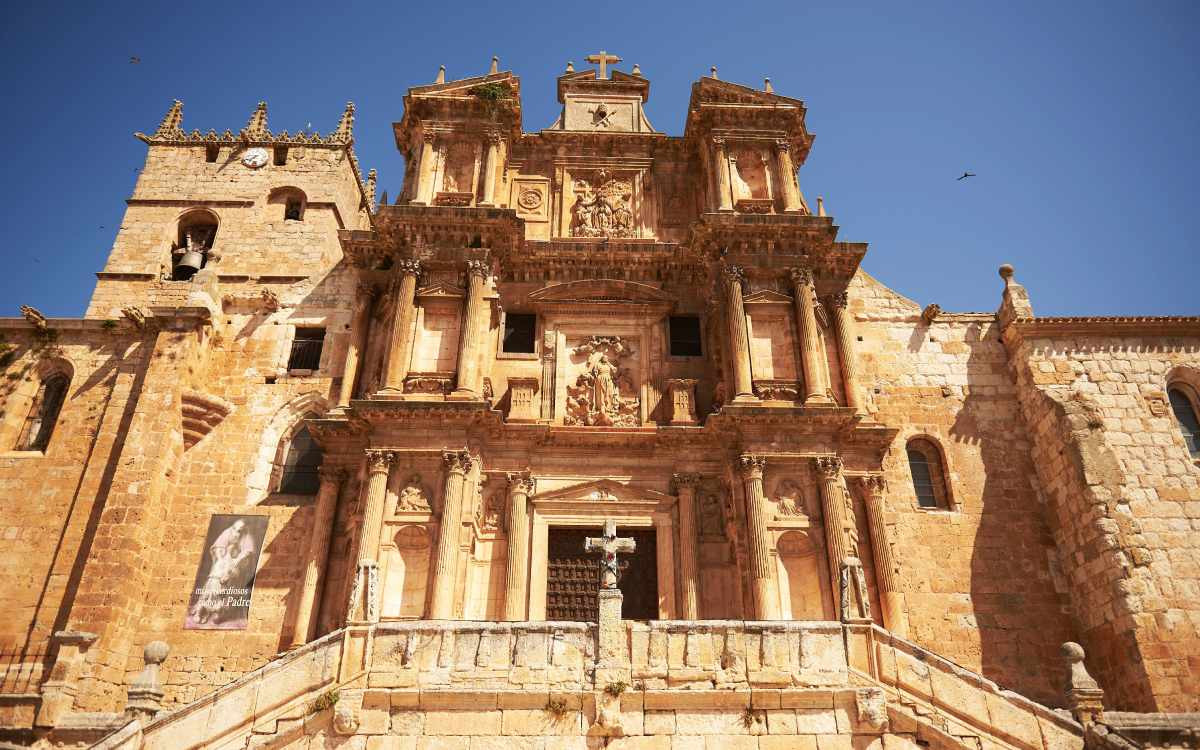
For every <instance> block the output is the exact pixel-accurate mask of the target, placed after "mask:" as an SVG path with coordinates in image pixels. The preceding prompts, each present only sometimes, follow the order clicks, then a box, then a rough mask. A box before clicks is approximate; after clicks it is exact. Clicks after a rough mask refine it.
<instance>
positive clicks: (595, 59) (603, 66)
mask: <svg viewBox="0 0 1200 750" xmlns="http://www.w3.org/2000/svg"><path fill="white" fill-rule="evenodd" d="M583 59H584V60H586V61H588V62H590V63H597V64H598V65H599V66H600V78H601V79H604V78H608V66H609V65H610V64H613V63H619V62H621V58H619V57H617V56H616V55H610V54H608V53H607V52H605V51H604V50H600V54H598V55H588V56H587V57H585V58H583Z"/></svg>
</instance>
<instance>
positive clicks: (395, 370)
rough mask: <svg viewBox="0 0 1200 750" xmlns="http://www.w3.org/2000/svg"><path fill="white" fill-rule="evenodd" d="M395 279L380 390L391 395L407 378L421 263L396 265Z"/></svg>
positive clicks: (402, 262) (410, 261) (405, 261)
mask: <svg viewBox="0 0 1200 750" xmlns="http://www.w3.org/2000/svg"><path fill="white" fill-rule="evenodd" d="M396 274H397V277H398V280H399V284H398V285H397V290H396V300H395V307H394V308H393V309H392V338H391V341H390V342H388V354H387V368H386V374H385V377H384V386H383V390H384V391H387V392H391V393H403V392H404V379H405V378H407V377H408V366H409V362H410V361H411V360H412V347H413V332H412V327H413V320H415V319H416V316H417V308H416V306H415V305H414V304H413V303H414V301H415V299H416V295H417V277H418V276H420V275H421V264H420V263H419V262H417V261H415V260H402V261H399V262H398V263H396Z"/></svg>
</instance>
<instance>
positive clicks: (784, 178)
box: [775, 140, 802, 211]
mask: <svg viewBox="0 0 1200 750" xmlns="http://www.w3.org/2000/svg"><path fill="white" fill-rule="evenodd" d="M775 163H776V165H777V166H778V168H779V180H780V181H781V182H782V183H783V185H782V187H783V210H784V211H799V210H800V208H801V206H802V204H801V203H800V189H799V188H797V187H796V167H795V166H794V165H793V164H792V149H791V145H790V144H789V143H788V142H787V141H785V140H778V141H775Z"/></svg>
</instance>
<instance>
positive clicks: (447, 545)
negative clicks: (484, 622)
mask: <svg viewBox="0 0 1200 750" xmlns="http://www.w3.org/2000/svg"><path fill="white" fill-rule="evenodd" d="M442 457H443V458H444V459H445V461H446V469H447V472H446V493H445V496H444V498H443V500H442V519H441V523H440V525H439V529H438V543H437V562H436V565H435V567H434V570H433V602H432V603H431V604H430V607H429V609H430V616H431V617H432V618H433V619H435V620H448V619H450V618H451V617H453V615H454V584H455V582H456V580H457V577H458V576H457V571H458V536H459V532H460V527H461V526H462V504H463V491H464V488H465V487H466V483H467V474H468V473H469V472H470V471H471V462H472V459H471V455H470V454H469V453H467V452H466V451H465V450H462V451H446V452H445V453H443V454H442Z"/></svg>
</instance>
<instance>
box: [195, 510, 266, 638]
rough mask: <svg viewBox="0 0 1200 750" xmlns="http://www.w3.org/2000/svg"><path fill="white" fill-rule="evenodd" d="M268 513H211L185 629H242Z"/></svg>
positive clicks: (246, 616) (264, 535)
mask: <svg viewBox="0 0 1200 750" xmlns="http://www.w3.org/2000/svg"><path fill="white" fill-rule="evenodd" d="M266 535H267V516H235V515H214V516H213V517H212V518H211V519H210V520H209V522H208V535H207V536H206V537H205V539H204V554H203V555H202V557H201V558H200V566H199V567H198V568H197V570H196V583H195V585H194V586H193V587H192V596H191V598H190V600H189V601H188V610H187V619H186V620H185V621H184V625H183V627H184V629H185V630H245V629H246V624H247V622H248V621H249V619H250V598H251V596H252V595H253V593H254V576H255V573H256V572H257V571H258V556H259V553H260V552H261V551H262V546H263V539H264V538H265V537H266Z"/></svg>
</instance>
